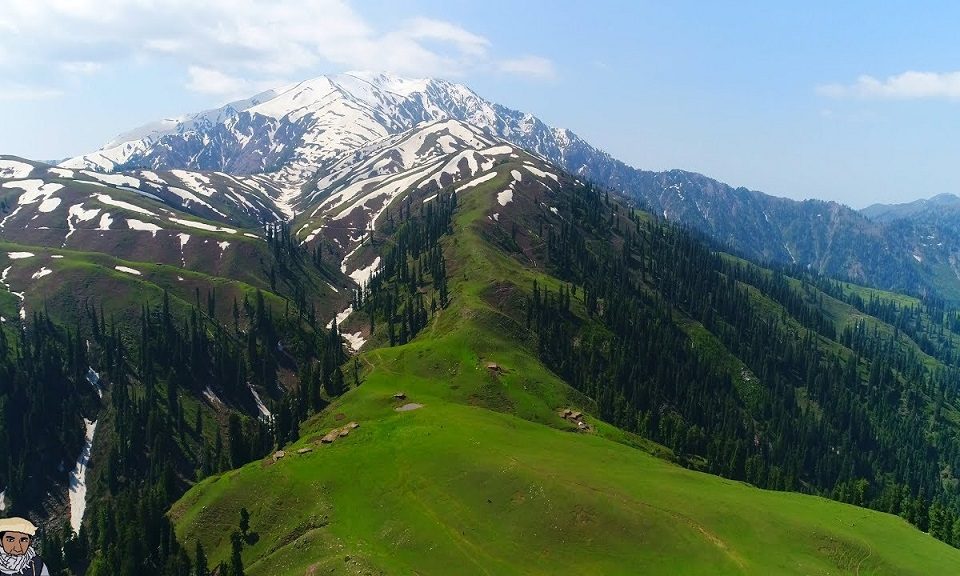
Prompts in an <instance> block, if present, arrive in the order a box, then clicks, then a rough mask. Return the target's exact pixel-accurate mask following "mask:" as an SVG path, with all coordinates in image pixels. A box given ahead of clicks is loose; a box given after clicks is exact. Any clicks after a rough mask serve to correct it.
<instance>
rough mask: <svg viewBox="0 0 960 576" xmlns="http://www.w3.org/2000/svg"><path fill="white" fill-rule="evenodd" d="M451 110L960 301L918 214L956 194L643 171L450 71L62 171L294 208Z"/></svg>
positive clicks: (509, 136)
mask: <svg viewBox="0 0 960 576" xmlns="http://www.w3.org/2000/svg"><path fill="white" fill-rule="evenodd" d="M446 119H455V120H460V121H462V122H464V123H467V124H469V125H470V126H471V127H473V128H474V129H477V130H480V131H483V132H486V133H488V134H489V135H490V136H493V137H497V138H501V139H504V140H507V141H508V142H511V143H512V144H514V145H516V146H518V147H520V148H523V149H525V150H528V151H530V152H531V153H533V154H535V155H538V156H540V157H542V158H544V159H545V160H547V161H549V162H552V163H554V164H556V165H557V166H558V167H560V168H563V169H564V170H566V171H568V172H570V173H572V174H575V175H578V176H581V177H583V178H585V179H589V180H591V181H593V182H595V183H597V184H600V185H602V186H605V187H608V188H610V189H612V190H616V191H619V192H622V193H623V194H625V195H626V196H628V197H630V198H633V199H634V200H635V201H636V202H638V203H639V204H641V205H643V206H644V207H646V208H647V209H649V210H650V211H651V212H653V213H655V214H658V215H660V216H662V217H664V218H667V219H670V220H675V221H679V222H682V223H684V224H685V225H687V226H689V227H690V228H692V229H696V230H698V231H700V232H702V233H704V234H705V235H707V236H709V237H710V238H712V239H714V240H715V241H716V242H719V243H720V244H721V245H723V246H725V247H726V248H727V249H730V250H733V251H735V252H737V253H739V254H741V255H743V256H745V257H748V258H751V259H754V260H758V261H767V262H773V263H778V264H788V265H799V266H802V267H806V268H809V269H811V270H815V271H817V272H819V273H823V274H826V275H831V276H839V277H844V278H849V279H851V280H855V281H858V282H863V283H867V284H872V285H876V286H879V287H883V288H889V289H897V290H902V291H908V292H911V293H927V292H931V291H932V292H936V293H938V294H940V295H943V296H946V297H948V298H954V299H960V265H958V256H960V237H958V236H956V235H954V234H953V232H952V230H951V229H950V226H949V223H948V222H942V221H938V222H937V223H931V222H927V223H926V224H923V223H922V222H921V221H914V220H915V219H916V218H921V219H922V218H926V217H927V216H933V215H934V214H933V213H932V212H930V211H929V210H927V209H926V207H929V206H934V205H936V206H940V205H942V204H943V202H944V201H945V198H944V197H938V199H932V200H930V201H918V202H917V203H913V204H910V205H905V206H901V207H888V208H886V209H885V208H883V207H876V206H874V207H870V208H868V209H865V210H863V211H862V212H858V211H856V210H853V209H852V208H849V207H847V206H844V205H842V204H839V203H836V202H828V201H820V200H807V201H803V202H798V201H793V200H788V199H784V198H778V197H774V196H770V195H767V194H764V193H761V192H757V191H753V190H748V189H746V188H734V187H732V186H729V185H727V184H724V183H722V182H719V181H717V180H714V179H712V178H709V177H707V176H704V175H701V174H697V173H693V172H686V171H682V170H670V171H665V172H653V171H646V170H640V169H637V168H633V167H631V166H628V165H626V164H625V163H623V162H621V161H619V160H617V159H615V158H613V157H612V156H610V155H609V154H607V153H606V152H604V151H602V150H600V149H598V148H596V147H594V146H592V145H591V144H589V143H587V142H586V141H584V140H583V139H582V138H580V137H579V136H577V135H576V134H574V133H573V132H571V131H569V130H566V129H561V128H554V127H551V126H548V125H546V124H544V123H543V122H542V121H540V120H539V119H538V118H536V117H535V116H533V115H531V114H528V113H524V112H519V111H516V110H511V109H509V108H506V107H504V106H501V105H499V104H496V103H493V102H490V101H488V100H485V99H483V98H481V97H480V96H478V95H477V94H476V93H474V92H473V91H472V90H470V89H469V88H467V87H466V86H463V85H460V84H455V83H451V82H447V81H444V80H437V79H416V80H411V79H404V78H398V77H395V76H390V75H386V74H372V73H348V74H339V75H333V76H321V77H319V78H316V79H313V80H309V81H305V82H300V83H297V84H294V85H291V86H287V87H283V88H279V89H277V90H270V91H267V92H263V93H261V94H258V95H256V96H254V97H252V98H250V99H247V100H243V101H238V102H234V103H231V104H228V105H226V106H224V107H222V108H219V109H216V110H210V111H205V112H200V113H197V114H189V115H185V116H182V117H179V118H175V119H168V120H163V121H160V122H157V123H153V124H150V125H147V126H144V127H141V128H138V129H136V130H133V131H131V132H128V133H126V134H123V135H120V136H118V137H117V138H115V139H114V140H113V141H111V142H110V143H108V144H107V145H105V146H104V147H103V148H102V149H100V150H99V151H97V152H93V153H90V154H85V155H83V156H79V157H76V158H71V159H68V160H66V161H64V162H62V163H61V166H62V167H64V168H86V169H90V170H97V171H114V172H116V171H121V172H122V171H127V170H135V169H151V170H170V169H182V170H194V171H220V172H227V173H231V174H234V175H237V174H263V178H265V179H268V180H270V181H271V182H272V183H273V185H274V187H275V188H276V189H278V190H280V191H281V194H279V195H278V196H277V199H278V200H280V203H279V204H278V208H279V209H280V211H285V212H286V215H287V216H288V217H292V216H293V212H292V211H293V209H294V207H297V208H299V210H300V211H301V212H302V211H304V210H305V209H307V204H305V203H304V202H303V199H304V198H306V197H310V198H316V197H317V196H318V195H322V194H323V190H322V188H316V187H313V188H311V187H312V186H315V185H314V179H315V178H314V177H315V176H316V175H317V174H324V173H325V171H326V169H327V166H329V163H330V162H332V161H334V159H336V158H338V156H339V155H342V154H343V153H344V152H348V151H351V150H361V149H363V147H364V146H366V145H368V144H371V143H373V142H377V141H380V140H382V139H383V138H386V137H388V136H391V135H395V134H399V133H402V132H404V131H406V130H409V129H410V128H411V127H413V126H416V125H418V124H420V123H423V122H429V121H439V120H446ZM340 162H341V163H342V160H340ZM948 204H949V202H948ZM904 218H910V219H911V220H910V222H903V221H902V220H903V219H904ZM897 221H899V222H897ZM307 234H308V233H307ZM307 234H304V236H306V235H307ZM931 236H932V238H931Z"/></svg>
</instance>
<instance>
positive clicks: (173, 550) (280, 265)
mask: <svg viewBox="0 0 960 576" xmlns="http://www.w3.org/2000/svg"><path fill="white" fill-rule="evenodd" d="M351 78H352V80H349V82H348V81H347V80H345V79H339V80H337V81H332V80H330V79H323V80H317V81H315V82H309V83H304V84H299V85H297V86H295V87H291V88H289V89H287V90H284V91H280V92H277V93H269V94H265V95H261V96H262V98H261V97H257V98H255V99H254V100H251V101H250V102H247V103H245V104H242V105H240V104H238V105H237V106H236V107H234V108H231V109H223V110H221V111H218V112H217V113H216V114H213V113H210V114H204V115H200V116H196V117H193V118H192V119H188V120H184V121H183V122H180V123H175V125H163V126H160V127H154V128H151V129H149V130H146V131H140V132H138V133H137V134H136V135H135V136H136V138H135V139H136V140H137V141H138V142H140V144H138V145H136V146H132V145H131V146H128V144H129V141H128V142H126V143H125V142H118V143H115V146H113V147H112V148H110V149H109V150H104V151H101V153H99V154H100V156H102V157H104V158H107V157H109V158H112V160H111V162H112V164H109V165H107V164H103V165H100V164H97V158H100V156H97V157H96V158H95V157H93V156H88V157H83V158H80V159H74V160H71V161H69V162H65V163H64V164H63V165H61V166H59V167H54V166H49V165H46V164H42V163H37V162H32V161H28V160H24V159H20V158H13V157H4V158H2V159H0V270H2V277H0V281H2V286H3V288H4V290H2V291H0V333H2V338H0V375H2V376H4V377H5V378H4V380H3V382H4V384H5V386H4V387H2V388H0V407H2V409H0V429H2V430H6V431H9V432H10V434H12V435H13V436H15V437H18V438H23V439H24V442H23V443H21V444H16V445H11V446H10V447H8V448H7V449H6V450H7V451H6V453H5V454H3V456H5V459H4V460H0V489H2V491H3V495H2V497H0V504H2V506H3V508H4V511H9V512H15V513H18V514H24V515H27V516H30V517H31V518H34V519H36V520H37V521H38V522H40V523H42V524H44V526H45V530H44V537H43V540H44V542H43V554H44V557H45V559H48V564H49V565H50V566H51V568H52V569H53V573H57V574H69V573H74V574H78V573H86V574H93V575H100V574H122V575H127V574H156V575H161V574H184V573H188V572H189V573H192V574H197V575H202V574H207V573H209V572H212V571H213V570H214V569H215V568H216V567H217V566H221V565H222V566H221V567H220V569H219V572H218V573H220V574H225V573H228V572H229V573H230V574H241V573H249V574H252V575H255V574H302V573H305V572H310V571H313V572H316V571H318V570H327V571H329V572H332V573H356V572H360V573H364V572H368V573H397V572H400V573H404V572H410V571H413V570H417V571H418V572H421V573H438V574H440V573H449V570H450V567H451V566H456V567H457V568H458V571H459V572H461V573H489V572H490V571H491V570H494V571H497V572H498V573H528V572H542V573H550V572H551V571H552V567H553V566H555V564H556V563H557V562H563V563H564V565H565V566H569V567H570V568H571V569H579V570H581V571H587V572H600V573H623V572H625V571H626V572H634V571H635V568H636V567H638V566H639V567H640V569H642V570H643V571H646V572H654V573H657V572H659V573H676V572H678V571H680V572H690V573H697V572H708V573H718V572H719V573H744V572H746V573H756V574H767V573H784V574H790V573H797V574H807V573H811V572H813V573H817V572H837V571H839V572H841V573H859V572H860V570H861V569H863V570H867V569H869V570H872V571H873V572H875V573H881V574H929V573H931V572H933V571H936V570H935V569H943V567H944V566H947V567H952V565H953V564H954V563H957V562H960V556H958V553H957V552H955V551H954V550H953V549H952V548H950V547H948V546H945V545H943V544H941V543H938V542H936V540H942V541H943V542H946V543H948V544H951V545H954V546H956V545H958V544H960V521H958V516H960V498H958V492H957V491H958V483H957V480H956V478H955V476H956V472H955V471H956V468H957V465H958V462H957V459H958V441H960V437H958V432H960V430H958V425H960V404H958V401H957V392H958V390H957V385H956V383H957V382H958V378H957V377H958V368H960V366H958V362H960V358H958V357H957V352H956V349H957V344H958V343H960V314H958V312H957V310H955V309H954V308H952V307H951V305H950V304H949V299H948V298H946V297H944V294H943V293H942V292H941V291H937V290H927V291H923V290H918V291H917V292H918V294H914V295H903V294H897V293H893V292H885V291H881V290H878V289H875V288H866V287H864V286H862V285H859V284H853V283H848V282H846V281H841V280H837V279H831V278H830V277H829V276H828V275H825V274H823V273H822V272H824V271H830V270H832V268H830V266H832V265H833V264H830V266H827V265H823V266H811V265H809V262H804V261H803V260H801V259H799V258H797V259H796V261H793V260H791V262H790V263H788V264H783V265H771V264H757V263H753V262H750V261H749V260H745V259H742V258H741V257H742V256H743V254H742V253H740V252H739V251H737V250H736V242H732V241H731V240H730V238H725V237H723V236H722V235H719V236H718V234H717V233H716V231H713V230H705V229H702V228H698V227H694V226H690V227H687V226H679V225H677V224H675V223H673V222H671V216H670V213H669V210H667V213H666V214H664V213H663V210H659V209H657V210H653V209H652V208H653V206H651V205H650V204H649V203H646V202H643V203H638V202H637V200H636V196H635V195H634V196H630V197H628V196H623V195H620V194H618V193H616V192H615V191H612V190H608V189H606V188H604V187H601V186H599V185H597V184H596V183H595V182H591V181H590V180H589V179H587V178H585V177H584V176H583V174H582V171H580V172H581V173H570V172H565V171H564V170H563V169H562V168H561V167H559V166H557V165H555V164H554V163H551V161H550V160H549V155H548V154H545V153H543V151H544V150H547V149H542V148H537V146H536V145H534V144H530V147H531V149H532V150H531V151H526V150H524V149H523V148H521V147H519V146H517V145H516V144H514V143H511V142H510V141H508V140H506V139H503V138H502V137H500V136H498V134H499V135H501V136H502V135H504V134H506V135H507V136H510V135H511V134H512V135H513V136H515V137H516V138H520V135H521V134H523V135H526V136H531V135H536V134H538V133H539V132H537V130H535V128H536V127H537V126H539V124H537V122H538V121H535V119H533V118H532V117H529V118H528V117H527V116H524V115H519V116H515V117H514V116H509V115H507V116H504V117H503V118H507V117H509V118H512V120H511V121H510V122H506V121H505V120H503V118H501V116H498V114H506V112H503V110H500V111H499V112H498V110H499V108H496V107H495V106H493V107H485V106H482V105H481V104H483V103H482V102H481V101H479V100H476V96H475V95H472V93H468V92H464V91H463V90H461V89H460V88H462V87H460V88H457V87H456V86H455V85H447V84H440V83H436V82H425V83H419V82H414V83H410V82H406V81H400V80H398V79H395V78H388V77H384V78H380V79H374V80H364V79H362V78H357V77H351ZM387 88H389V89H387ZM464 90H465V89H464ZM454 95H455V96H456V98H453V96H454ZM478 102H479V103H478ZM458 110H459V112H457V114H460V115H461V116H464V117H469V118H471V119H472V121H473V123H470V122H464V121H460V120H456V119H450V118H449V116H454V112H456V111H458ZM471 110H472V112H470V111H471ZM428 112H429V113H428ZM468 112H469V113H468ZM244 114H246V115H247V116H244ZM517 114H518V113H517ZM265 115H266V116H268V117H269V118H272V120H270V119H266V120H265V119H264V118H263V117H264V116H265ZM421 117H423V118H421ZM423 119H426V120H428V121H426V122H424V121H421V120H423ZM245 122H246V123H245ZM258 122H259V123H260V124H262V125H263V126H267V125H269V127H270V129H269V130H267V131H266V132H263V131H262V130H260V128H257V126H259V125H260V124H257V123H258ZM511 122H512V123H511ZM281 125H282V126H287V127H288V129H284V130H280V129H279V127H280V126H281ZM263 126H261V128H262V127H263ZM238 127H239V128H238ZM244 127H245V128H244ZM294 127H296V129H297V130H299V132H297V133H298V134H299V136H297V138H300V140H298V141H296V142H294V141H290V140H284V139H282V138H281V139H280V140H273V138H274V137H275V136H278V135H279V136H283V135H284V134H286V133H291V134H292V133H293V132H292V131H294ZM241 128H242V129H241ZM508 128H509V130H508ZM521 128H522V130H521ZM233 129H235V130H234V132H235V133H234V132H230V130H233ZM211 130H220V131H221V132H222V131H224V130H226V131H227V132H229V133H230V134H232V136H231V138H234V140H235V144H236V145H237V146H240V147H241V148H243V147H244V146H247V145H251V146H253V148H251V149H249V150H246V152H242V153H241V152H238V151H237V150H234V149H233V148H232V147H231V146H233V144H231V146H227V147H220V148H217V146H218V145H217V144H216V142H218V141H217V140H214V139H207V140H206V141H205V138H206V137H207V136H209V135H210V131H211ZM511 131H512V132H511ZM227 132H224V133H223V134H221V136H222V138H221V140H220V142H226V141H227V140H228V138H227V136H226V134H227ZM267 133H269V134H270V135H271V136H270V137H269V138H268V137H267V136H265V135H264V134H267ZM550 134H552V135H553V137H554V138H555V139H558V140H557V141H558V142H559V141H564V142H568V143H569V138H570V135H569V134H567V133H565V132H562V131H550ZM308 136H309V138H308ZM526 136H525V137H526ZM131 138H133V136H131ZM544 138H545V136H544ZM197 139H199V140H197ZM521 140H522V139H521ZM180 141H182V142H185V143H190V142H194V144H193V145H194V148H195V149H194V148H189V147H187V148H183V149H179V148H177V145H176V143H177V142H180ZM544 141H545V140H544ZM197 142H200V143H203V144H202V145H201V144H198V143H197ZM251 143H253V144H251ZM565 146H566V145H565ZM281 148H282V149H284V151H283V152H282V153H281V152H280V150H281ZM563 149H564V150H568V151H569V148H563ZM110 150H112V152H111V151H110ZM164 150H165V151H166V152H163V153H162V154H161V151H164ZM257 150H259V152H256V151H257ZM198 151H199V152H202V154H201V155H200V156H198V155H197V153H198ZM108 152H109V154H108ZM121 152H123V154H126V155H121V156H116V154H120V153H121ZM127 152H129V154H127ZM214 152H216V154H214ZM114 153H116V154H114ZM248 153H249V155H252V156H249V157H250V158H252V157H254V156H255V157H258V158H264V159H269V158H273V159H272V160H270V162H269V163H268V164H269V165H267V164H264V165H259V164H258V165H256V166H247V167H242V166H241V165H240V164H234V163H232V162H234V160H236V162H241V160H243V158H247V156H245V154H248ZM115 156H116V157H115ZM241 156H242V157H243V158H242V157H241ZM109 158H108V159H109ZM567 158H568V159H569V154H568V156H567ZM248 159H249V158H248ZM244 161H245V160H244ZM208 162H213V163H212V164H207V163H208ZM241 164H242V162H241ZM244 166H246V165H244ZM90 168H96V170H93V169H90ZM106 169H110V170H115V171H114V172H102V171H100V170H106ZM264 170H273V171H272V172H269V171H268V172H263V171H264ZM241 172H251V173H241ZM253 172H256V173H253ZM668 174H670V175H671V176H669V178H670V179H674V180H675V181H674V180H670V179H661V180H659V181H658V182H659V184H658V185H660V186H668V185H669V186H673V184H677V187H676V188H671V190H672V192H671V194H674V195H676V196H677V197H678V198H680V199H681V200H682V199H683V198H686V197H687V196H684V195H685V194H686V193H687V188H686V186H687V185H688V184H684V182H687V180H684V178H687V179H690V178H693V179H694V180H696V181H697V182H699V184H698V186H702V187H704V189H706V188H709V189H711V190H714V191H715V192H716V194H717V196H716V199H717V201H718V202H720V201H721V200H722V201H723V202H724V206H726V208H724V209H725V210H735V211H738V213H739V212H742V213H747V212H749V211H751V210H755V209H756V206H758V205H759V204H757V203H756V202H754V201H753V200H750V198H751V197H752V195H754V193H749V192H747V191H743V190H740V191H735V192H736V195H737V196H738V198H741V200H742V202H743V203H742V204H726V200H724V198H726V195H727V193H728V192H730V190H727V189H726V188H723V187H722V186H720V185H719V184H716V183H713V184H711V183H710V181H708V180H707V179H705V178H704V177H700V176H697V175H690V174H687V173H679V172H675V173H668ZM697 179H699V180H697ZM681 197H683V198H681ZM691 197H692V196H691ZM754 200H756V198H754ZM761 200H762V198H761ZM776 202H777V203H779V204H777V206H778V208H777V209H778V214H780V216H779V217H780V218H783V219H785V221H790V222H792V223H793V224H792V226H794V227H795V228H792V229H791V230H792V232H791V233H793V234H796V235H797V236H798V237H802V238H803V242H806V244H803V245H802V246H801V247H802V248H803V250H806V251H808V252H815V253H817V254H821V255H824V257H825V258H831V259H832V258H839V259H838V260H836V262H840V261H842V262H844V266H846V267H847V269H848V271H849V270H853V271H854V272H856V271H857V270H867V269H873V268H870V267H871V266H874V267H876V266H881V265H888V264H889V263H891V262H893V263H896V262H898V260H897V258H899V256H897V254H898V253H897V252H896V247H895V246H894V244H893V243H892V242H893V240H890V237H888V236H887V235H886V232H882V231H881V230H880V228H879V226H880V224H876V223H873V222H871V221H869V220H866V218H864V217H862V216H859V215H856V214H855V217H851V216H850V214H849V213H848V209H846V208H844V207H841V206H839V205H835V204H829V203H822V202H805V203H799V204H798V203H792V202H790V201H786V200H783V201H780V200H776ZM638 204H639V205H638ZM725 214H726V213H725ZM762 215H763V218H764V220H765V221H766V220H767V216H768V215H769V216H770V220H772V221H776V218H773V216H772V215H773V212H772V211H771V212H769V214H762ZM665 216H666V217H665ZM728 216H729V214H727V216H724V218H726V219H727V220H728V221H729V222H730V223H731V225H733V224H734V223H735V221H734V220H732V219H730V218H729V217H728ZM841 220H842V221H843V222H846V223H849V224H850V226H848V225H847V224H843V225H842V226H840V225H837V222H838V221H841ZM903 222H904V220H903V219H896V220H894V221H893V223H892V224H890V226H903V225H904V224H903ZM883 225H884V226H887V224H883ZM805 227H807V228H805ZM851 229H855V230H856V234H854V235H853V236H851V235H850V234H849V231H850V230H851ZM907 236H908V234H907V233H906V232H905V233H904V234H903V236H902V237H904V238H905V237H907ZM770 238H774V236H771V237H770ZM770 238H766V237H764V236H758V237H757V239H759V241H757V239H755V243H756V245H758V246H768V247H769V246H775V245H777V244H776V242H774V241H773V240H770ZM878 239H882V241H883V242H891V244H890V245H889V246H888V248H889V250H888V249H887V248H884V249H883V250H881V251H879V252H871V258H872V260H870V261H869V262H867V264H869V266H867V265H866V264H864V262H863V261H861V260H857V258H859V257H860V256H857V254H859V255H862V254H863V252H862V251H859V252H858V250H861V249H862V248H863V247H864V246H873V245H874V244H871V243H875V242H876V241H880V240H878ZM768 240H769V242H768ZM844 247H845V248H844ZM841 248H842V250H841ZM790 250H793V248H790ZM885 250H886V251H885ZM854 252H856V254H854ZM838 254H848V256H849V255H850V254H854V255H853V256H849V257H848V256H843V257H839V256H837V255H838ZM854 256H855V257H854ZM925 257H926V256H923V255H921V254H910V255H909V257H908V260H909V261H912V262H914V263H916V264H920V263H922V262H923V261H924V258H925ZM764 258H765V259H766V260H767V261H769V260H774V261H776V260H777V258H775V257H772V256H771V255H769V254H767V255H764ZM851 258H853V259H851ZM830 262H834V260H830ZM898 270H900V272H898V274H900V276H899V277H900V279H901V280H904V282H906V284H909V285H910V286H912V287H913V288H916V287H917V286H921V284H922V282H924V281H925V280H924V278H925V277H924V276H923V273H922V270H921V269H919V268H916V267H910V266H904V267H902V268H898ZM918 270H920V271H919V272H918ZM946 270H947V268H943V269H940V273H941V274H942V275H945V274H947V272H946ZM844 276H845V277H846V279H849V278H850V277H853V278H865V276H863V275H862V274H857V273H852V272H851V273H845V274H844ZM906 284H905V286H906ZM913 288H910V290H911V291H913ZM7 383H9V384H7ZM50 422H54V423H55V424H54V425H53V426H51V425H50ZM34 447H37V448H36V450H39V456H38V455H37V454H38V453H37V452H35V451H34V450H35V448H34ZM741 482H743V483H746V484H743V483H741ZM751 485H752V486H751ZM763 489H765V490H763ZM817 497H826V498H829V499H833V500H836V501H839V502H827V501H824V500H822V499H820V498H817ZM708 503H709V504H710V505H707V504H708ZM841 503H842V504H841ZM848 504H854V505H856V507H855V506H849V505H848ZM867 508H871V509H873V510H867ZM760 510H762V511H763V512H764V513H763V514H759V512H758V511H760ZM760 516H762V518H760ZM835 520H837V521H836V522H835ZM905 521H906V522H905ZM907 523H910V524H913V525H915V526H916V527H918V528H919V530H917V529H915V528H912V527H910V526H909V525H908V524H907ZM505 527H506V528H505ZM924 532H927V533H928V534H929V535H928V534H924ZM638 535H639V536H638ZM644 535H649V537H646V536H644ZM931 537H932V538H931ZM638 538H639V539H640V542H639V544H638ZM758 542H759V543H761V544H762V545H760V546H758ZM531 551H539V552H537V553H531ZM718 567H719V568H718ZM948 571H950V570H949V569H948Z"/></svg>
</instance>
